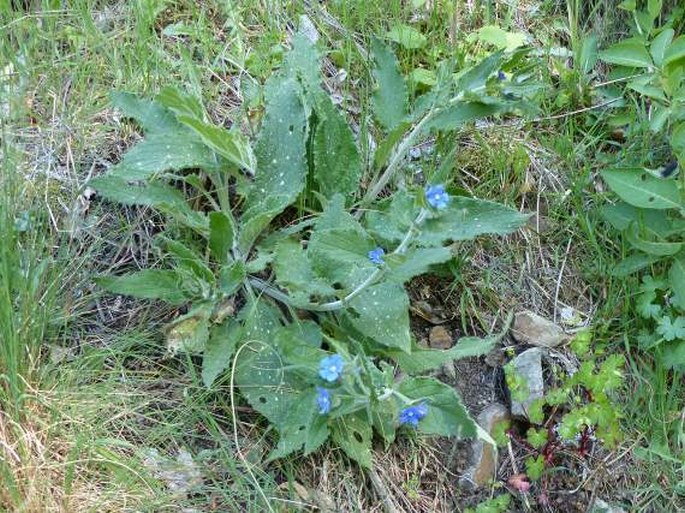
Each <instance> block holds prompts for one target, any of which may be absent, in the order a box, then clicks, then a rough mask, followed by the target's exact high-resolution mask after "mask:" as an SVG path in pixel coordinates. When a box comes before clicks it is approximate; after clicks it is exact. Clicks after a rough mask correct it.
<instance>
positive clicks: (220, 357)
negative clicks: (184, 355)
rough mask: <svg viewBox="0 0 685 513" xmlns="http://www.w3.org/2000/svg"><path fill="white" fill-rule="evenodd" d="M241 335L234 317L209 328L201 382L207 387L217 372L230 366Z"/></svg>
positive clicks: (209, 386) (212, 381)
mask: <svg viewBox="0 0 685 513" xmlns="http://www.w3.org/2000/svg"><path fill="white" fill-rule="evenodd" d="M241 336H242V329H241V326H240V323H238V322H237V321H236V320H235V319H226V320H224V321H223V322H222V323H221V324H217V325H214V326H212V327H211V328H210V330H209V340H208V341H207V345H206V347H205V352H204V355H203V356H202V382H203V383H204V385H205V386H206V387H207V388H211V386H212V385H213V384H214V381H215V380H216V378H217V377H218V376H219V374H221V373H222V372H223V371H225V370H226V369H228V368H229V367H230V366H231V361H232V358H233V355H234V354H235V350H236V347H237V345H238V342H239V341H240V338H241Z"/></svg>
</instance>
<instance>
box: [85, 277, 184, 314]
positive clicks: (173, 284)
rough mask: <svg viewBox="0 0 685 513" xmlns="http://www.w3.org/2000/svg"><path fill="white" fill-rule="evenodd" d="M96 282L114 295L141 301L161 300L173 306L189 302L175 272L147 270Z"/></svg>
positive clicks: (105, 278) (101, 278)
mask: <svg viewBox="0 0 685 513" xmlns="http://www.w3.org/2000/svg"><path fill="white" fill-rule="evenodd" d="M95 281H96V283H97V284H98V285H99V286H100V287H102V288H103V289H105V290H107V291H108V292H111V293H113V294H121V295H125V296H133V297H137V298H141V299H161V300H162V301H166V302H167V303H171V304H173V305H181V304H183V303H185V302H187V301H188V297H187V296H186V295H185V293H184V292H183V290H182V289H181V281H180V278H179V276H178V275H177V274H176V272H175V271H167V270H160V269H146V270H144V271H138V272H135V273H131V274H125V275H123V276H101V277H99V278H97V279H96V280H95Z"/></svg>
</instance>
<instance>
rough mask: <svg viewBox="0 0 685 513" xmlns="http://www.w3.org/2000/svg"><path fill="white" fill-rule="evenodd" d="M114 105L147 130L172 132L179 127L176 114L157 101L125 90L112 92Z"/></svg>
mask: <svg viewBox="0 0 685 513" xmlns="http://www.w3.org/2000/svg"><path fill="white" fill-rule="evenodd" d="M110 98H111V100H112V105H113V106H114V107H115V108H117V109H118V110H120V111H121V112H122V114H123V115H124V116H126V117H129V118H133V119H135V120H136V121H137V122H138V123H139V124H140V126H141V127H142V128H143V130H145V132H148V133H152V132H167V133H168V132H172V131H173V130H175V129H176V128H178V123H176V120H175V119H174V115H173V114H172V113H171V112H169V111H168V110H167V109H165V108H164V107H163V106H162V105H160V104H159V103H157V102H153V101H150V100H143V99H141V98H139V97H138V96H136V95H134V94H130V93H124V92H116V91H115V92H112V94H111V95H110Z"/></svg>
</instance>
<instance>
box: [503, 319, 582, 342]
mask: <svg viewBox="0 0 685 513" xmlns="http://www.w3.org/2000/svg"><path fill="white" fill-rule="evenodd" d="M511 334H512V335H513V337H514V339H516V340H517V341H518V342H520V343H522V344H530V345H532V346H541V347H556V346H558V345H559V344H562V343H564V342H566V341H567V340H568V339H569V337H568V335H566V333H564V330H563V329H561V327H559V326H557V325H556V324H554V323H553V322H552V321H548V320H547V319H545V318H544V317H540V316H539V315H538V314H536V313H533V312H529V311H528V310H525V311H523V312H519V313H517V314H516V319H515V320H514V327H513V328H512V330H511Z"/></svg>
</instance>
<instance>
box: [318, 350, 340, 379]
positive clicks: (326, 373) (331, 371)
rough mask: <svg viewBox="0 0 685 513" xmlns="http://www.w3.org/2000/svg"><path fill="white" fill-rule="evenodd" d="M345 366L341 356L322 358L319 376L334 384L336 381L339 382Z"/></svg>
mask: <svg viewBox="0 0 685 513" xmlns="http://www.w3.org/2000/svg"><path fill="white" fill-rule="evenodd" d="M344 365H345V361H344V360H343V357H342V356H340V355H339V354H334V355H331V356H327V357H326V358H322V359H321V362H319V376H321V379H324V380H326V381H328V382H329V383H333V382H334V381H337V379H338V378H339V377H340V374H342V370H343V366H344Z"/></svg>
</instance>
